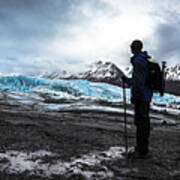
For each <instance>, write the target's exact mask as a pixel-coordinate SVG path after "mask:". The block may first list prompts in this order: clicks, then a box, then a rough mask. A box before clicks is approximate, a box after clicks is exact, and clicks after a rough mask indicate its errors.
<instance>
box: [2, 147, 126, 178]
mask: <svg viewBox="0 0 180 180" xmlns="http://www.w3.org/2000/svg"><path fill="white" fill-rule="evenodd" d="M124 151H125V150H124V148H123V147H111V148H110V149H109V150H107V151H102V152H100V151H99V152H98V151H96V152H92V153H89V154H87V155H82V156H81V157H78V158H76V157H73V158H71V160H70V161H68V162H63V161H61V160H60V159H57V157H55V156H56V154H54V153H51V152H48V151H45V150H40V151H36V152H33V153H26V152H19V151H7V152H5V153H0V161H3V163H2V164H1V163H0V171H4V170H6V172H8V173H10V174H12V173H23V172H28V174H29V175H32V174H33V175H38V176H42V177H51V176H53V175H64V174H66V175H70V174H81V175H83V176H85V177H86V178H88V179H91V178H92V177H93V176H98V177H99V179H102V178H105V177H106V178H107V177H112V176H113V172H112V171H110V170H109V169H108V168H107V167H106V166H105V165H103V164H102V162H104V161H112V160H113V159H122V158H124V157H123V156H122V153H123V152H124ZM43 157H52V158H53V157H55V159H56V162H54V163H49V162H45V161H43V159H42V158H43ZM96 167H98V170H97V169H96Z"/></svg>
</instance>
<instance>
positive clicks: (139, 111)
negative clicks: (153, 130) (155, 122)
mask: <svg viewBox="0 0 180 180" xmlns="http://www.w3.org/2000/svg"><path fill="white" fill-rule="evenodd" d="M135 124H136V146H137V150H138V151H139V152H140V153H141V154H147V153H148V151H149V136H150V119H149V103H144V102H142V103H138V104H136V105H135Z"/></svg>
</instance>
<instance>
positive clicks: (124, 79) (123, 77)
mask: <svg viewBox="0 0 180 180" xmlns="http://www.w3.org/2000/svg"><path fill="white" fill-rule="evenodd" d="M121 79H122V80H123V81H124V82H125V81H126V76H125V75H124V74H123V75H122V76H121Z"/></svg>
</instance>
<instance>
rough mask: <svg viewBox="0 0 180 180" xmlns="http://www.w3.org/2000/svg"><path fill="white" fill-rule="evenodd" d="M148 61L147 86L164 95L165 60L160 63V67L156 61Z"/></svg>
mask: <svg viewBox="0 0 180 180" xmlns="http://www.w3.org/2000/svg"><path fill="white" fill-rule="evenodd" d="M147 61H148V68H149V72H148V73H149V74H148V86H149V88H150V89H151V90H152V91H153V92H159V93H160V95H161V96H163V95H164V90H165V80H164V68H165V62H163V63H162V68H161V67H160V65H159V64H158V63H157V62H154V61H151V60H147Z"/></svg>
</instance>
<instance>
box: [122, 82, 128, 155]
mask: <svg viewBox="0 0 180 180" xmlns="http://www.w3.org/2000/svg"><path fill="white" fill-rule="evenodd" d="M122 83H123V84H122V85H123V105H124V139H125V153H126V157H127V153H128V138H127V116H126V109H127V107H126V88H125V82H124V80H123V81H122Z"/></svg>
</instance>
